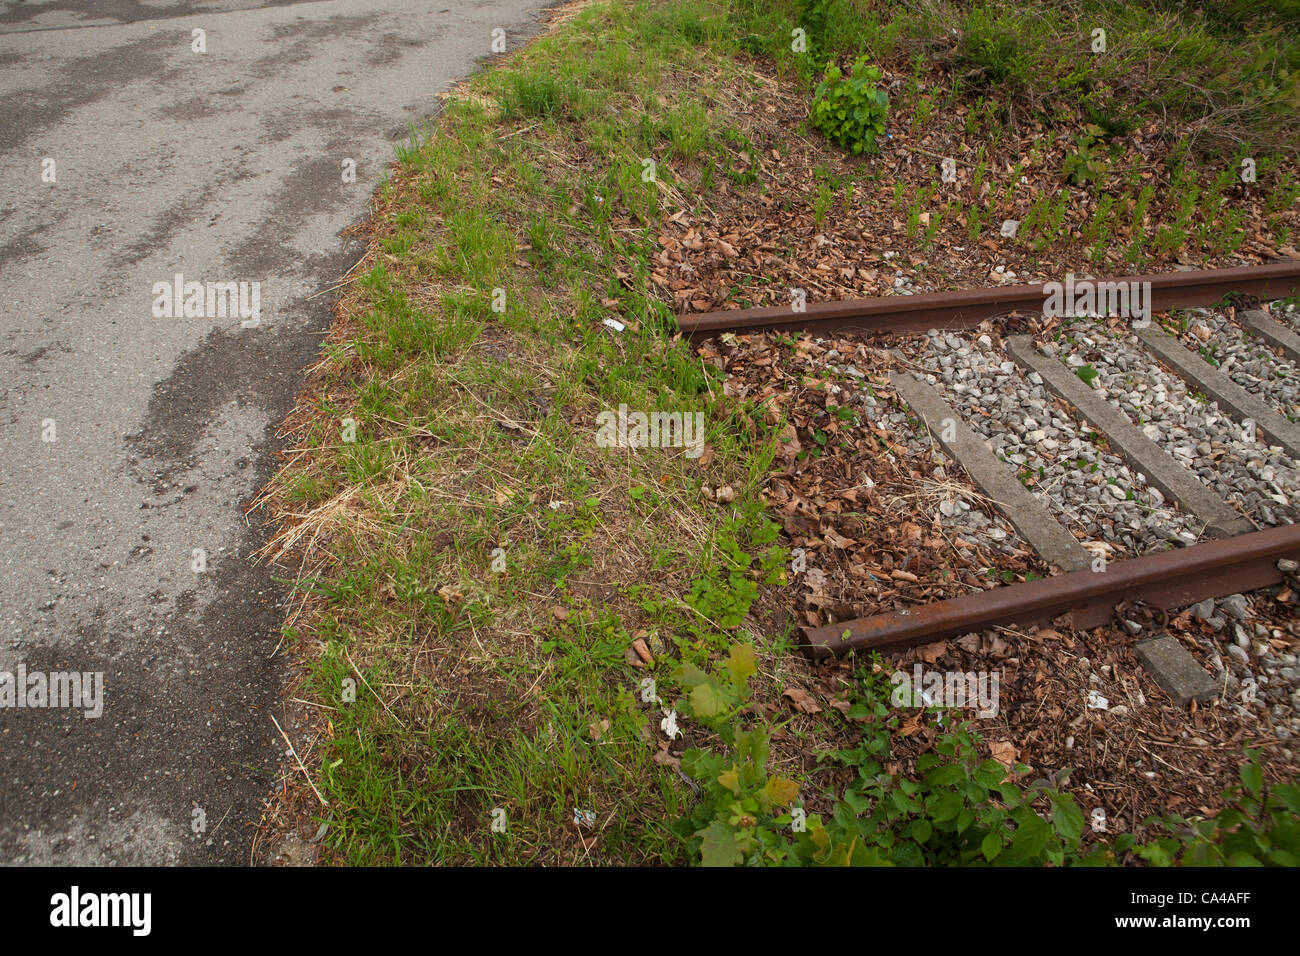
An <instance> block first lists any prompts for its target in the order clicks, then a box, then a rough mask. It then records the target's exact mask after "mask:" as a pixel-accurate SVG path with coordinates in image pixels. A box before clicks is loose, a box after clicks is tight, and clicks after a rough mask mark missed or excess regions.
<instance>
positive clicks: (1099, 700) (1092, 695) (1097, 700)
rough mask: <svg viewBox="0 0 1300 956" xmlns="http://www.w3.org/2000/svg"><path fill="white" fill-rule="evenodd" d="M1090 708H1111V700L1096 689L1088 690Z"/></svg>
mask: <svg viewBox="0 0 1300 956" xmlns="http://www.w3.org/2000/svg"><path fill="white" fill-rule="evenodd" d="M1088 709H1089V710H1110V701H1108V700H1107V699H1106V698H1105V697H1102V696H1101V694H1099V693H1097V692H1096V691H1095V690H1090V691H1088Z"/></svg>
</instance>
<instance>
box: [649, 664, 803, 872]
mask: <svg viewBox="0 0 1300 956" xmlns="http://www.w3.org/2000/svg"><path fill="white" fill-rule="evenodd" d="M756 671H757V664H756V661H755V657H754V648H753V647H752V646H750V645H748V644H737V645H734V646H733V647H732V648H731V650H730V652H729V653H728V656H727V658H726V660H725V661H724V662H723V663H722V665H721V666H720V667H717V668H714V669H713V671H712V672H711V673H706V672H705V671H703V670H701V669H700V668H698V667H696V666H695V665H693V664H684V665H682V666H681V667H680V668H678V669H677V671H676V672H675V673H674V675H673V676H674V678H675V679H676V680H677V682H678V683H679V685H680V686H681V687H682V689H683V691H684V692H685V694H686V696H685V698H684V699H683V700H682V702H681V704H680V707H681V709H682V710H683V712H684V713H686V714H687V715H689V716H690V717H693V718H694V719H696V720H698V721H699V722H700V723H702V724H704V725H705V726H707V727H710V728H712V729H713V730H715V731H716V732H717V733H718V736H719V737H721V738H722V741H723V743H725V744H726V747H727V750H726V752H725V753H717V752H714V751H712V750H704V749H699V748H695V749H691V750H688V751H687V752H686V753H685V754H683V756H682V772H683V773H685V774H686V775H687V776H688V777H690V778H691V779H693V780H697V781H699V782H700V783H701V784H702V790H703V798H704V799H703V800H702V801H701V803H700V804H699V805H698V806H697V807H696V808H695V811H694V812H693V813H691V814H690V815H688V816H686V817H684V818H683V819H681V820H679V821H678V822H677V824H676V830H677V832H678V833H679V834H680V835H681V836H683V837H685V838H686V839H687V842H688V846H689V847H690V848H691V849H692V851H693V852H694V853H697V854H698V855H699V859H700V862H701V863H702V864H703V865H704V866H735V865H738V864H742V863H744V864H748V865H751V866H762V865H780V864H781V863H783V862H785V861H786V860H787V859H788V858H789V856H790V850H791V847H790V843H789V837H788V834H789V830H790V825H791V823H792V822H793V817H792V815H791V813H790V812H789V808H790V806H791V804H792V803H793V802H794V800H795V799H796V798H797V797H798V795H799V784H798V783H797V782H796V781H794V780H791V779H789V778H786V777H781V776H777V775H775V774H769V773H768V772H767V760H768V750H769V734H768V730H767V728H766V727H765V726H756V727H753V728H750V729H747V730H745V729H740V728H739V727H738V725H737V717H738V715H739V711H740V709H741V708H742V707H743V705H744V703H745V702H746V701H747V700H748V698H749V678H750V677H751V676H753V675H754V674H755V673H756Z"/></svg>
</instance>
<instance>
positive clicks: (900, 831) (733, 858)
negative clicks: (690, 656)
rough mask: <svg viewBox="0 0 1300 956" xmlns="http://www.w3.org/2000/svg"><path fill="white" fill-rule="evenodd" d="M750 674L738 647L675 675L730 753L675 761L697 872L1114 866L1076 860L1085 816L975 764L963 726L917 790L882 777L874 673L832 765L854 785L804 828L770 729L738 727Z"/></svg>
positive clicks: (880, 696)
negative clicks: (691, 795) (773, 764)
mask: <svg viewBox="0 0 1300 956" xmlns="http://www.w3.org/2000/svg"><path fill="white" fill-rule="evenodd" d="M754 672H755V667H754V654H753V649H752V648H751V647H749V646H748V645H741V646H738V647H733V648H732V650H731V652H730V655H729V656H728V658H727V659H726V660H725V661H724V662H723V664H722V665H721V666H720V667H718V668H715V669H714V670H713V672H712V673H706V672H705V671H703V670H701V669H700V668H697V667H695V666H694V665H689V664H688V665H684V666H683V667H681V668H679V669H678V671H677V673H676V674H675V677H676V678H677V680H678V682H679V684H680V685H681V686H682V687H683V688H684V689H685V691H686V696H685V698H684V699H683V700H682V702H681V704H680V707H681V709H682V711H683V712H684V713H686V714H687V715H688V716H690V717H693V718H695V719H696V720H699V721H700V722H701V723H703V724H705V725H706V726H708V727H710V728H712V729H713V730H715V731H716V732H717V733H718V735H719V737H720V738H721V739H722V742H723V743H724V744H725V745H726V749H725V751H724V752H722V753H718V752H715V751H713V750H704V749H692V750H689V751H687V752H686V754H684V755H683V757H682V771H683V772H684V773H685V774H686V775H687V776H689V777H690V778H691V779H693V780H696V781H698V782H699V783H700V784H701V785H702V788H701V789H702V797H703V799H702V800H701V802H700V803H699V805H698V806H697V807H696V808H695V810H694V811H693V812H692V813H691V814H689V815H688V816H686V817H685V818H683V819H682V820H681V821H679V823H678V832H679V833H680V834H681V835H682V836H683V837H685V838H686V839H687V841H688V848H689V849H690V850H691V851H692V852H693V853H695V854H698V857H699V859H700V862H701V863H702V864H704V865H706V866H731V865H738V864H745V865H750V866H762V865H776V866H804V865H808V866H925V865H933V866H945V865H948V866H951V865H957V866H968V865H987V864H993V865H998V866H1003V865H1044V864H1057V865H1060V864H1064V863H1075V864H1080V863H1102V864H1104V863H1108V862H1110V861H1111V860H1113V856H1112V855H1111V854H1110V853H1109V852H1108V850H1107V848H1106V847H1105V846H1103V845H1097V846H1095V847H1094V848H1092V849H1090V850H1088V851H1086V852H1085V851H1084V850H1083V849H1082V835H1083V828H1084V819H1083V813H1082V812H1081V811H1080V810H1079V808H1078V806H1077V805H1076V804H1075V801H1074V798H1073V797H1071V796H1069V795H1068V794H1061V793H1058V792H1056V791H1055V790H1053V789H1051V788H1049V787H1046V786H1042V785H1039V786H1031V787H1028V788H1025V787H1021V786H1020V785H1019V784H1017V783H1013V782H1010V781H1008V780H1007V779H1006V778H1007V771H1006V770H1005V768H1003V767H1002V765H1001V764H999V763H998V762H997V761H994V760H985V759H981V758H980V756H979V745H980V742H981V741H980V737H979V735H978V734H976V733H974V732H973V731H971V730H970V729H969V727H968V726H967V725H965V724H962V725H959V726H956V727H954V728H951V729H949V730H945V731H943V732H942V733H941V734H940V735H939V737H938V739H937V741H936V744H935V752H934V753H932V754H926V755H923V756H922V757H921V758H920V759H919V760H918V762H917V771H918V773H919V774H920V775H921V778H920V779H919V780H916V781H914V780H911V779H908V778H906V777H902V776H898V777H895V776H891V775H890V774H888V773H886V772H885V763H886V762H887V761H888V760H889V759H890V756H891V754H890V738H891V734H892V732H893V731H894V730H895V729H896V728H897V726H898V723H899V721H900V719H901V718H900V717H899V713H898V711H897V710H896V709H894V708H892V707H891V705H890V702H889V701H890V692H889V687H888V684H887V683H886V681H885V679H884V676H883V673H882V674H876V673H873V672H872V671H871V670H870V669H865V670H864V671H862V672H860V673H859V675H858V685H857V693H856V694H855V698H856V699H855V702H854V704H853V706H852V708H851V709H850V710H849V712H848V716H849V718H850V719H853V720H855V721H857V722H858V723H859V725H860V726H861V728H862V730H861V736H860V740H859V743H858V746H856V747H854V748H852V749H849V750H843V751H836V752H834V753H832V754H829V755H828V756H829V757H830V759H833V760H834V761H836V762H837V763H839V764H841V765H843V766H846V767H850V768H852V769H854V770H856V771H857V778H856V780H854V782H853V783H852V784H850V785H849V786H848V787H847V788H846V789H845V790H844V792H843V794H842V795H841V796H840V797H839V799H838V800H836V802H835V805H834V809H833V811H832V812H831V814H830V816H829V818H827V819H825V820H823V819H822V817H821V816H819V815H812V816H808V817H806V818H804V817H803V812H802V810H801V809H799V808H798V807H797V806H796V804H795V801H796V800H797V799H798V796H799V791H800V784H799V783H798V782H797V781H795V780H792V779H789V778H785V777H781V776H779V775H776V774H771V773H769V772H768V767H767V764H768V756H769V739H770V738H769V732H768V728H767V727H766V726H764V725H762V724H759V725H755V726H753V727H749V728H747V729H741V728H740V727H739V726H738V724H737V718H738V717H739V715H740V714H741V712H742V711H743V707H744V703H745V701H746V700H747V698H748V696H749V690H748V680H749V677H750V676H752V674H753V673H754ZM1027 769H1028V768H1026V767H1023V766H1020V767H1017V768H1016V770H1017V771H1018V772H1025V771H1027ZM1035 803H1039V804H1041V805H1042V806H1043V810H1044V812H1045V813H1047V816H1044V815H1043V814H1040V813H1039V811H1038V810H1037V809H1035V807H1034V804H1035ZM796 817H798V818H800V819H799V822H798V823H796Z"/></svg>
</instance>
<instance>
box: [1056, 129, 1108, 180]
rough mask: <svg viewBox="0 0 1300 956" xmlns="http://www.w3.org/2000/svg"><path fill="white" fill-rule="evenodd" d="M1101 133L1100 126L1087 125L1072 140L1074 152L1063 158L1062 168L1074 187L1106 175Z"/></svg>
mask: <svg viewBox="0 0 1300 956" xmlns="http://www.w3.org/2000/svg"><path fill="white" fill-rule="evenodd" d="M1103 133H1104V131H1103V130H1102V128H1101V127H1100V126H1097V125H1095V124H1093V123H1089V124H1088V125H1087V126H1085V127H1084V128H1083V132H1082V133H1080V134H1079V135H1078V136H1076V137H1075V138H1074V149H1075V151H1074V152H1073V153H1070V154H1069V155H1067V156H1066V157H1065V163H1064V167H1063V168H1064V170H1065V175H1066V178H1067V179H1069V180H1070V182H1072V183H1074V184H1075V185H1076V186H1082V185H1083V184H1084V183H1087V182H1092V181H1093V180H1096V179H1101V178H1102V177H1103V176H1105V175H1106V171H1107V162H1106V156H1105V153H1104V144H1103V143H1102V141H1101V138H1102V135H1103Z"/></svg>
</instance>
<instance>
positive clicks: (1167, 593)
mask: <svg viewBox="0 0 1300 956" xmlns="http://www.w3.org/2000/svg"><path fill="white" fill-rule="evenodd" d="M1284 558H1287V559H1291V560H1296V561H1300V525H1279V526H1277V527H1274V528H1268V529H1265V530H1263V531H1252V532H1249V533H1248V534H1240V535H1237V536H1236V537H1232V538H1226V539H1223V540H1219V541H1210V542H1206V543H1204V544H1195V545H1192V546H1190V547H1187V548H1178V549H1176V550H1173V551H1164V552H1161V553H1159V554H1149V555H1145V556H1143V557H1140V558H1130V559H1128V560H1125V561H1113V562H1111V563H1110V564H1108V565H1107V566H1106V569H1105V570H1104V571H1100V572H1094V571H1091V570H1087V571H1072V572H1070V573H1069V574H1062V575H1057V576H1055V577H1051V578H1046V579H1044V580H1041V581H1027V582H1025V583H1023V584H1013V585H1010V586H1006V587H997V588H993V589H991V590H988V591H980V592H977V593H974V594H968V595H965V596H963V597H959V598H953V599H951V600H947V601H937V602H935V603H933V604H920V605H917V606H915V607H908V608H903V609H900V610H897V611H888V612H885V613H881V614H875V615H873V616H871V617H861V618H857V619H855V620H852V621H844V622H842V623H839V624H827V625H824V626H822V627H805V628H803V632H804V638H805V644H804V645H803V647H802V649H803V650H804V652H805V653H807V654H808V655H809V656H810V657H812V658H814V659H816V660H824V659H826V658H829V657H840V656H842V655H844V654H847V653H849V652H850V651H872V650H876V649H877V648H884V647H890V648H903V647H908V646H911V645H913V644H925V643H929V642H931V641H938V640H942V639H943V638H947V637H955V636H957V635H960V634H969V633H972V632H978V631H983V630H987V629H988V628H991V627H996V626H997V625H1004V626H1005V625H1011V624H1020V625H1029V624H1046V623H1049V622H1051V621H1052V620H1054V619H1055V618H1057V617H1059V616H1061V615H1063V614H1067V613H1068V614H1070V615H1071V617H1072V621H1071V623H1072V626H1074V627H1076V628H1089V627H1097V626H1099V625H1102V624H1105V623H1106V622H1108V621H1109V620H1111V618H1112V617H1113V616H1114V612H1115V606H1116V605H1118V604H1119V603H1120V602H1121V601H1125V600H1141V601H1145V602H1146V603H1147V604H1150V605H1153V606H1155V607H1159V608H1161V609H1165V610H1168V609H1171V608H1177V607H1185V606H1187V605H1189V604H1194V603H1196V602H1198V601H1203V600H1205V599H1206V598H1214V597H1223V596H1224V595H1225V594H1236V593H1238V592H1245V591H1252V590H1254V589H1256V588H1262V587H1268V586H1269V585H1272V584H1278V583H1280V582H1281V581H1282V580H1283V575H1282V573H1281V572H1280V571H1278V569H1277V563H1278V561H1280V560H1282V559H1284Z"/></svg>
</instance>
